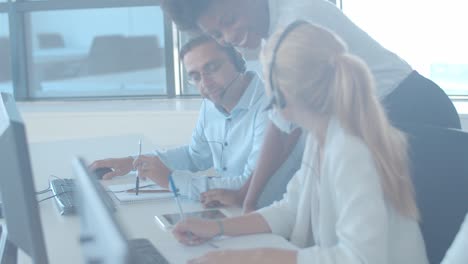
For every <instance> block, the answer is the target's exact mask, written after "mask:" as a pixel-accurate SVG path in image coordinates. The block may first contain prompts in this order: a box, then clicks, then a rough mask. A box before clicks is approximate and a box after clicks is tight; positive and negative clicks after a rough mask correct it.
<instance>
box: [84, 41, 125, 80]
mask: <svg viewBox="0 0 468 264" xmlns="http://www.w3.org/2000/svg"><path fill="white" fill-rule="evenodd" d="M126 52H128V50H127V49H126V39H125V37H124V36H122V35H105V36H97V37H95V38H94V39H93V42H92V44H91V48H90V50H89V54H88V73H89V74H106V73H114V72H122V71H125V70H126V69H125V63H126V62H125V57H126V55H125V54H126Z"/></svg>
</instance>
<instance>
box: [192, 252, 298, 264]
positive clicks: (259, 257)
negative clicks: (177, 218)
mask: <svg viewBox="0 0 468 264" xmlns="http://www.w3.org/2000/svg"><path fill="white" fill-rule="evenodd" d="M296 254H297V253H296V251H293V250H284V249H273V248H256V249H246V250H218V251H212V252H208V253H206V254H205V255H203V256H201V257H199V258H195V259H191V260H189V261H188V263H189V264H218V263H223V264H238V263H242V264H250V263H252V264H263V263H265V264H274V263H278V264H288V263H291V264H292V263H296V262H297V257H296Z"/></svg>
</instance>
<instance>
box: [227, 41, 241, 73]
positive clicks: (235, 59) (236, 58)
mask: <svg viewBox="0 0 468 264" xmlns="http://www.w3.org/2000/svg"><path fill="white" fill-rule="evenodd" d="M222 49H223V51H224V52H226V54H227V55H228V57H229V59H230V60H231V62H232V64H234V67H235V68H236V70H237V72H239V73H244V72H246V71H247V66H246V62H245V59H244V56H242V54H241V53H240V52H239V51H238V50H237V49H236V48H235V47H233V46H223V47H222Z"/></svg>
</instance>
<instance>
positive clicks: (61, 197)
mask: <svg viewBox="0 0 468 264" xmlns="http://www.w3.org/2000/svg"><path fill="white" fill-rule="evenodd" d="M50 188H51V189H52V194H53V195H55V197H54V198H55V202H56V204H57V207H58V209H59V211H60V214H61V215H70V214H75V213H76V201H75V195H74V193H73V192H74V189H75V182H74V181H73V179H53V180H52V181H50Z"/></svg>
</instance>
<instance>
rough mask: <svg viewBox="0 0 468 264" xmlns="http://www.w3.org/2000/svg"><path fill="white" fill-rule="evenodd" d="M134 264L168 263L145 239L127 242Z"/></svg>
mask: <svg viewBox="0 0 468 264" xmlns="http://www.w3.org/2000/svg"><path fill="white" fill-rule="evenodd" d="M128 244H129V247H130V252H131V256H132V260H131V263H135V264H169V261H167V259H166V258H165V257H164V256H163V255H162V254H161V253H160V252H159V251H158V250H157V249H156V248H155V247H154V246H153V244H152V243H151V242H150V241H149V240H147V239H143V238H140V239H132V240H129V241H128Z"/></svg>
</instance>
